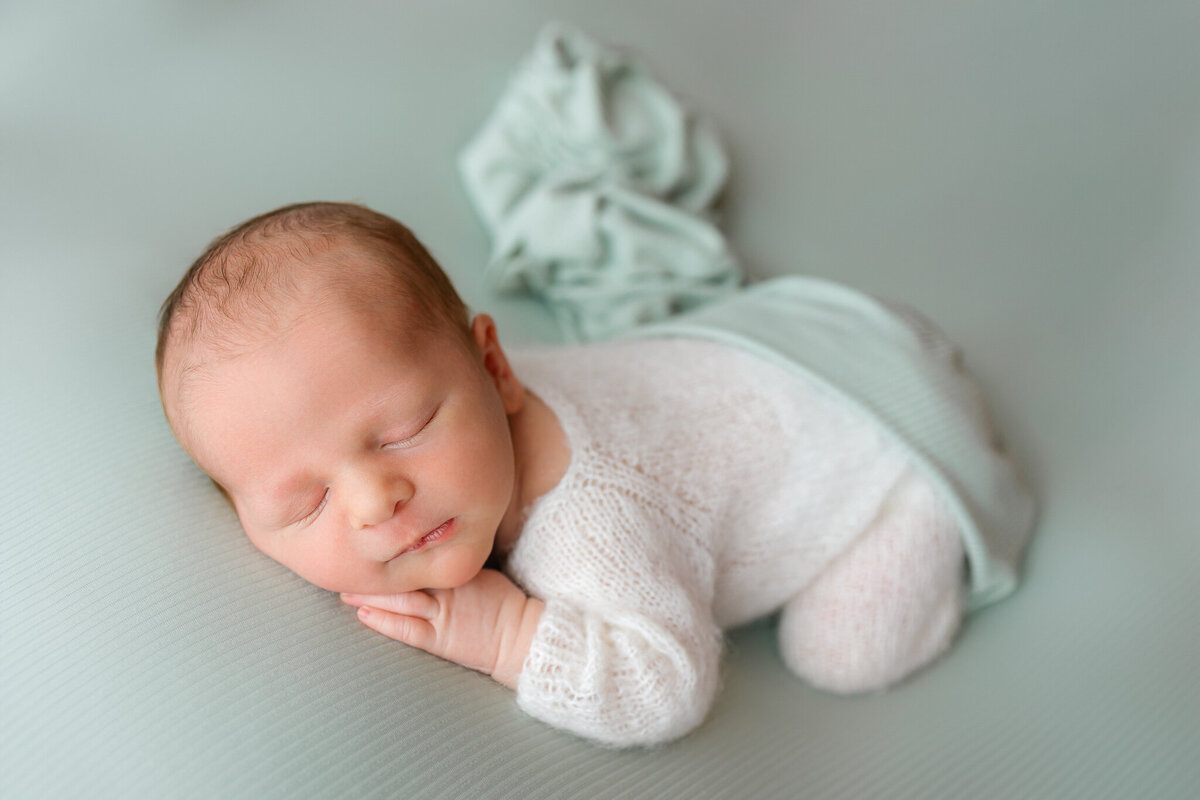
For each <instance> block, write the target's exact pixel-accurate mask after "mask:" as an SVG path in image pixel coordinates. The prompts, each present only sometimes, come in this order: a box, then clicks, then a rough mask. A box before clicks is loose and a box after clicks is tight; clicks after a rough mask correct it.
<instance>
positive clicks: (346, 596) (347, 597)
mask: <svg viewBox="0 0 1200 800" xmlns="http://www.w3.org/2000/svg"><path fill="white" fill-rule="evenodd" d="M357 599H358V595H356V594H350V593H349V592H342V602H343V603H353V602H354V601H355V600H357Z"/></svg>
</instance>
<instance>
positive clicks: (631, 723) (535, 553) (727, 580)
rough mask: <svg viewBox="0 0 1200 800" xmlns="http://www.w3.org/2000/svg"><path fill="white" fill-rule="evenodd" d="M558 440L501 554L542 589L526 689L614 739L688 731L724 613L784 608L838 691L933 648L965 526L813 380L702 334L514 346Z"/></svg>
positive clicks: (528, 703) (786, 646)
mask: <svg viewBox="0 0 1200 800" xmlns="http://www.w3.org/2000/svg"><path fill="white" fill-rule="evenodd" d="M514 362H515V367H516V371H517V374H518V375H519V376H520V377H521V379H522V380H523V381H524V382H525V384H526V385H527V386H528V387H529V388H530V390H531V391H533V392H534V393H535V394H537V395H538V396H539V397H541V398H542V399H543V400H544V401H545V402H546V403H547V404H548V405H549V407H550V408H551V409H552V410H553V411H554V413H555V414H556V415H557V417H558V420H559V422H560V423H561V425H562V427H563V430H564V432H565V434H566V437H567V440H568V443H569V446H570V449H571V462H570V466H569V467H568V469H567V472H566V474H565V475H564V476H563V478H562V479H561V481H560V482H559V484H558V485H557V486H556V487H555V488H554V489H552V490H551V491H550V492H548V493H547V494H546V495H545V496H543V497H542V498H540V499H539V500H538V501H537V502H536V503H535V504H534V505H533V506H532V508H531V509H530V511H529V514H528V518H527V520H526V523H525V526H524V528H523V530H522V533H521V536H520V538H519V539H518V541H517V544H516V546H515V547H514V548H513V550H512V552H511V553H510V554H509V557H508V559H507V562H506V570H507V571H508V573H509V574H510V575H511V576H512V577H513V579H514V580H516V581H517V582H518V583H519V584H520V585H521V586H522V587H524V589H525V590H526V591H527V592H529V593H530V594H531V595H533V596H535V597H538V598H541V599H542V600H544V601H545V602H546V609H545V612H544V613H543V615H542V618H541V622H540V624H539V625H538V629H537V633H536V635H535V637H534V640H533V642H532V645H531V647H530V651H529V656H528V658H527V659H526V661H525V665H524V669H523V670H522V672H521V676H520V679H519V684H518V687H517V699H518V702H519V704H520V706H521V707H522V708H523V709H525V711H527V712H528V713H530V714H531V715H533V716H535V717H537V718H539V719H542V720H544V721H546V722H548V723H550V724H551V725H555V726H557V727H561V728H564V729H566V730H569V731H573V732H575V733H577V734H579V735H582V736H586V737H588V738H591V739H594V740H597V741H600V742H604V743H607V744H611V745H617V746H624V745H633V744H654V743H658V742H664V741H668V740H670V739H673V738H676V737H678V736H681V735H683V734H685V733H687V732H688V731H690V730H691V729H692V728H694V727H695V726H696V725H698V724H699V723H700V722H701V721H702V720H703V719H704V717H705V715H706V714H707V712H708V709H709V707H710V705H711V702H712V699H713V695H714V694H715V691H716V687H717V683H718V663H719V657H720V652H721V647H722V637H721V630H722V629H724V628H729V627H733V626H737V625H740V624H742V623H745V622H749V621H750V620H753V619H755V618H757V617H761V616H763V615H765V614H768V613H771V612H773V611H776V610H779V609H782V616H781V619H780V631H779V638H780V648H781V652H782V655H783V659H784V661H785V663H787V665H788V666H789V667H790V668H791V669H792V670H793V671H795V672H796V673H797V674H799V675H801V676H802V677H804V678H805V679H807V680H809V681H811V682H812V683H814V684H816V685H818V686H820V687H822V688H826V689H829V690H833V691H862V690H869V689H875V688H882V687H884V686H887V685H888V684H890V683H893V682H895V681H897V680H899V679H901V678H903V677H904V676H905V675H907V674H909V673H910V672H911V671H912V670H914V669H916V668H917V667H919V666H921V665H923V664H925V663H927V662H928V661H930V660H931V659H933V658H934V657H936V656H937V655H938V654H939V653H940V652H941V651H942V650H944V649H945V647H946V646H947V645H948V644H949V642H950V640H951V639H952V637H953V635H954V633H955V631H956V630H957V627H958V624H959V621H960V619H961V616H962V610H963V594H964V592H963V569H964V568H963V548H962V543H961V540H960V537H959V535H958V530H957V527H956V525H955V523H954V521H953V519H952V518H951V516H950V514H949V512H948V511H947V510H946V509H945V508H944V507H943V505H942V503H941V502H940V501H939V500H938V499H937V498H936V497H935V495H934V492H933V490H932V488H931V487H930V486H929V485H928V484H927V483H926V482H925V480H924V479H923V478H921V477H920V476H918V474H917V472H916V471H915V469H914V467H913V466H912V465H911V464H910V463H909V462H908V460H907V459H906V457H905V455H904V453H903V451H902V450H901V448H900V446H899V445H897V444H896V443H895V442H894V441H893V440H892V439H891V438H890V437H889V436H888V435H887V434H886V433H884V432H883V431H881V430H880V429H879V428H878V427H877V426H876V425H875V424H874V423H873V422H871V421H869V420H867V419H865V418H863V417H862V416H860V414H859V413H858V412H856V411H853V410H852V409H849V408H846V407H844V406H843V405H842V404H840V403H839V402H838V401H837V400H835V399H834V398H832V397H831V396H830V395H829V394H827V393H826V392H825V391H824V390H823V389H821V388H820V387H818V386H816V385H814V384H811V383H809V382H807V381H805V380H804V379H802V378H799V377H797V376H796V375H794V374H790V373H787V372H785V371H783V370H782V369H780V368H779V367H776V366H774V365H772V364H769V363H766V362H765V361H762V360H760V359H758V358H756V357H755V356H752V355H749V354H747V353H745V352H742V351H740V350H737V349H734V348H730V347H727V346H725V345H722V344H717V343H713V342H708V341H703V340H699V339H661V340H642V341H633V342H620V343H609V344H598V345H586V346H582V347H567V348H553V349H546V350H537V351H530V352H525V353H521V354H518V356H517V357H516V358H514Z"/></svg>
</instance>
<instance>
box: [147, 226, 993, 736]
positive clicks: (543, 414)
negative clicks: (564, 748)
mask: <svg viewBox="0 0 1200 800" xmlns="http://www.w3.org/2000/svg"><path fill="white" fill-rule="evenodd" d="M156 361H157V368H158V380H159V390H160V394H161V397H162V403H163V408H164V410H165V412H166V416H167V419H168V421H169V423H170V426H171V429H172V431H173V432H174V434H175V436H176V438H177V439H178V440H179V442H180V444H181V445H182V446H183V448H184V449H185V450H186V451H187V452H188V454H189V455H190V456H191V457H192V458H193V459H194V460H195V462H196V464H197V465H199V467H200V468H201V469H203V470H204V472H205V473H207V474H208V475H209V476H210V477H211V478H212V480H213V481H214V482H215V483H216V484H217V486H218V487H220V489H221V491H222V492H223V493H224V494H225V495H226V496H227V497H228V499H229V500H230V502H231V503H232V505H233V507H234V509H235V510H236V513H237V515H238V518H239V520H240V521H241V524H242V526H243V528H244V529H245V532H246V535H247V536H248V537H249V538H250V541H251V542H252V543H253V544H254V546H255V547H257V548H258V549H259V550H261V551H262V552H263V553H265V554H266V555H268V556H269V557H271V558H273V559H275V560H276V561H278V562H280V563H281V564H283V565H284V566H286V567H288V568H289V569H291V570H292V571H294V572H295V573H296V574H297V575H299V576H301V577H302V578H304V579H305V580H308V581H310V582H312V583H314V584H316V585H317V586H320V587H323V588H325V589H328V590H330V591H333V592H339V593H340V594H341V598H342V600H343V601H345V602H346V603H347V604H349V605H351V606H355V607H357V616H358V619H359V620H361V622H362V623H363V624H365V625H367V626H368V627H370V628H372V629H374V630H375V631H378V632H379V633H381V634H383V635H385V636H388V637H391V638H392V639H395V640H397V641H399V642H403V643H406V644H409V645H412V646H414V647H417V648H420V649H422V650H425V651H427V652H429V653H432V654H434V655H436V656H440V657H441V658H445V659H448V660H451V661H454V662H457V663H459V664H461V665H463V666H466V667H469V668H471V669H474V670H478V671H480V672H483V673H485V674H487V675H490V676H491V677H492V678H493V679H495V680H496V681H497V682H499V683H501V684H503V685H505V686H507V687H509V688H510V689H512V690H514V691H515V693H516V700H517V702H518V704H519V705H520V707H521V708H522V709H524V710H525V711H526V712H528V713H529V714H531V715H533V716H534V717H536V718H538V719H541V720H543V721H545V722H547V723H549V724H551V725H554V726H557V727H560V728H563V729H566V730H569V731H572V732H574V733H576V734H579V735H582V736H585V737H588V738H590V739H592V740H595V741H598V742H602V743H605V744H608V745H614V746H628V745H636V744H641V745H647V744H655V743H661V742H666V741H669V740H671V739H674V738H677V737H680V736H682V735H684V734H686V733H688V732H689V731H690V730H692V729H694V728H695V727H696V726H697V725H699V724H700V723H701V722H702V721H703V720H704V718H705V715H706V713H707V712H708V709H709V708H710V706H711V704H712V701H713V697H714V694H715V692H716V690H717V686H718V683H719V681H718V674H719V661H720V656H721V650H722V631H723V630H725V629H728V628H731V627H735V626H738V625H741V624H743V623H746V622H749V621H751V620H754V619H756V618H760V617H763V616H765V615H769V614H773V613H776V612H778V614H779V621H778V640H779V649H780V653H781V654H782V658H783V661H784V662H785V663H786V665H787V667H788V668H789V669H791V670H792V671H793V672H795V673H796V674H797V675H798V676H800V677H801V678H803V679H804V680H805V681H808V682H809V683H810V684H812V685H814V686H816V687H819V688H821V689H824V690H828V691H832V692H839V693H851V692H866V691H872V690H877V689H881V688H884V687H887V686H889V685H891V684H894V683H896V682H898V681H900V680H903V679H904V678H905V677H907V676H909V675H911V674H912V673H913V672H914V671H915V670H918V669H919V668H921V667H923V666H925V665H927V664H929V663H930V662H931V661H933V660H934V659H936V658H937V657H938V656H939V655H940V654H942V653H943V652H944V651H945V650H946V649H947V647H949V645H950V644H951V642H952V640H953V639H954V637H955V633H956V631H957V630H958V628H959V625H960V623H961V620H962V618H963V614H964V609H965V608H967V607H968V605H969V596H970V591H971V590H970V585H971V580H972V571H973V570H974V571H976V572H979V570H980V569H983V568H985V567H986V566H987V564H988V561H987V558H986V552H985V551H986V547H981V546H979V545H978V541H980V539H979V538H978V537H977V536H975V535H974V534H972V535H967V534H966V533H965V531H966V527H964V526H966V525H967V524H968V523H967V521H969V520H971V519H973V517H972V516H971V513H970V511H971V509H970V508H968V507H967V506H969V502H967V501H964V500H963V499H962V497H963V495H962V494H961V493H956V492H953V491H949V492H948V491H946V486H947V485H949V484H950V483H952V482H950V481H943V480H941V479H939V478H938V477H937V474H938V473H936V472H935V471H931V470H930V469H929V468H928V465H927V463H926V462H925V461H922V460H921V459H920V458H916V457H914V452H916V451H914V449H913V448H912V447H911V446H909V445H907V444H905V443H904V442H903V441H902V440H901V439H900V438H899V437H897V436H895V435H894V434H893V433H892V432H890V431H889V430H887V429H886V427H885V426H881V425H880V424H878V423H877V421H876V420H875V419H873V418H871V416H869V415H868V414H865V413H863V411H862V410H861V408H858V407H855V406H854V404H852V403H849V402H846V400H845V398H844V397H842V396H840V395H839V394H838V393H837V392H834V391H831V390H830V388H829V387H828V386H827V385H825V384H823V383H822V382H820V381H818V380H814V379H810V378H807V377H805V375H804V374H802V373H801V372H799V371H797V370H791V369H787V368H786V367H785V366H783V365H781V364H780V363H778V362H776V361H774V360H772V359H770V358H765V357H763V356H762V355H761V354H757V353H754V352H750V351H749V350H746V349H744V348H739V347H736V346H734V345H732V344H730V343H729V342H724V341H719V340H717V339H715V338H710V339H704V338H700V337H688V336H674V335H662V336H642V337H636V338H628V339H618V340H614V341H609V342H605V343H594V344H587V345H571V346H560V347H538V348H530V349H527V350H525V351H523V352H520V353H512V354H510V353H508V352H506V350H505V349H504V348H503V347H502V345H501V341H500V338H499V335H498V332H497V328H496V324H495V322H494V321H493V320H492V319H491V318H490V317H488V316H487V315H485V314H480V315H477V316H475V317H474V318H470V317H469V316H468V313H467V310H466V308H465V306H464V305H463V302H462V301H461V300H460V299H459V297H458V295H457V294H456V292H455V290H454V288H453V286H452V285H451V283H450V281H449V280H448V278H447V277H446V275H445V274H444V273H443V271H442V270H441V269H440V267H439V266H438V264H437V263H436V262H435V261H434V259H433V258H432V257H431V256H430V254H429V253H428V252H427V251H426V250H425V248H424V247H422V245H421V244H420V243H419V242H418V241H417V239H416V238H415V237H414V236H413V235H412V233H411V232H410V231H409V230H408V229H407V228H405V227H404V226H403V225H401V224H400V223H399V222H397V221H395V220H393V219H391V218H389V217H387V216H384V215H381V214H378V213H375V212H373V211H371V210H368V209H366V208H363V207H361V206H356V205H348V204H338V203H310V204H302V205H294V206H288V207H285V208H281V209H278V210H276V211H273V212H271V213H268V214H265V215H262V216H259V217H256V218H254V219H251V220H249V221H248V222H245V223H243V224H242V225H240V226H238V227H237V228H235V229H233V230H232V231H230V232H229V233H227V234H226V235H224V236H222V237H221V238H219V239H217V240H216V241H215V242H214V243H213V244H212V245H211V246H210V247H209V248H208V250H207V251H206V252H205V253H204V254H203V255H202V256H201V257H200V258H199V259H198V260H197V261H196V262H195V264H193V265H192V267H191V268H190V269H189V270H188V272H187V273H186V275H185V276H184V278H183V280H182V281H181V282H180V284H179V285H178V287H176V289H175V290H174V292H173V293H172V294H171V295H170V297H169V298H168V299H167V301H166V303H165V304H164V306H163V311H162V315H161V318H160V322H159V338H158V347H157V353H156ZM964 508H965V509H966V510H965V511H964ZM976 516H978V515H976ZM972 524H973V523H972ZM972 530H974V529H973V528H972ZM977 565H978V566H977ZM493 567H495V568H493ZM979 574H980V575H982V574H983V573H982V572H979Z"/></svg>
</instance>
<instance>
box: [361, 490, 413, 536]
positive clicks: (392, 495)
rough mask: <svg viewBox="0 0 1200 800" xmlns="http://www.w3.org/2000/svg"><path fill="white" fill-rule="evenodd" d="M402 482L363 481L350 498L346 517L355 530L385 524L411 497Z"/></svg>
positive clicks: (409, 491)
mask: <svg viewBox="0 0 1200 800" xmlns="http://www.w3.org/2000/svg"><path fill="white" fill-rule="evenodd" d="M412 494H413V490H412V485H411V484H410V483H408V482H407V481H404V480H379V479H363V480H360V481H359V482H358V485H357V486H356V487H355V490H354V491H353V493H352V494H351V496H350V499H349V503H348V505H347V508H346V516H347V517H348V518H349V520H350V524H351V526H353V528H354V529H355V530H362V529H363V528H366V527H370V526H371V525H379V524H381V523H384V522H387V521H388V520H389V519H391V518H392V517H394V516H395V515H396V512H397V511H399V510H400V507H401V506H402V505H404V504H405V503H406V502H408V499H409V498H410V497H412Z"/></svg>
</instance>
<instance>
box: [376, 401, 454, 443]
mask: <svg viewBox="0 0 1200 800" xmlns="http://www.w3.org/2000/svg"><path fill="white" fill-rule="evenodd" d="M440 410H441V406H440V405H439V406H438V407H437V408H435V409H434V410H433V413H432V414H430V415H429V419H427V420H425V421H424V422H422V423H421V427H419V428H417V432H416V433H414V434H413V435H412V436H409V437H407V438H405V439H398V440H397V441H394V442H388V443H387V444H385V445H383V449H385V450H388V449H393V448H400V449H403V448H405V447H408V446H410V445H411V444H412V443H413V442H415V441H416V440H417V439H419V438H420V437H421V434H422V433H424V432H425V429H426V428H428V427H429V423H431V422H433V418H434V417H436V416H437V414H438V411H440Z"/></svg>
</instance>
